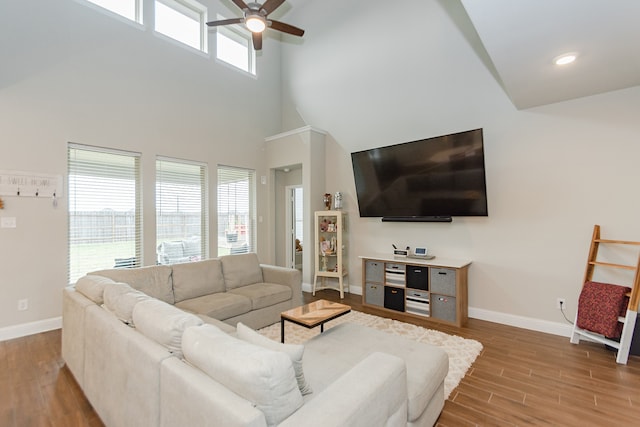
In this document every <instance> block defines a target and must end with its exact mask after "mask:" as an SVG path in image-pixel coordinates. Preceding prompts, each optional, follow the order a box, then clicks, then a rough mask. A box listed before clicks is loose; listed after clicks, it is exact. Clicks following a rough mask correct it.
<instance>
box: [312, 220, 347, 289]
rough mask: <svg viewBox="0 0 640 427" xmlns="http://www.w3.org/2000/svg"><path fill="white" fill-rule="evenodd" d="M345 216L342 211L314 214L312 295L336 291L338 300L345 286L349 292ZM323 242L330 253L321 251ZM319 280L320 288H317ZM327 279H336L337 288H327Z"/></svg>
mask: <svg viewBox="0 0 640 427" xmlns="http://www.w3.org/2000/svg"><path fill="white" fill-rule="evenodd" d="M346 224H347V215H346V213H345V212H344V211H337V210H333V211H327V210H325V211H316V212H315V221H314V227H315V242H316V249H315V254H316V255H315V274H314V278H313V295H315V294H316V290H321V289H337V290H338V291H339V292H340V298H344V289H345V285H346V288H347V292H348V291H349V283H348V281H347V280H346V279H347V275H348V272H349V268H348V265H347V259H348V257H347V246H348V239H347V236H348V234H347V232H346ZM323 242H329V243H328V244H329V245H330V246H331V252H330V253H327V251H326V250H324V249H323V246H322V245H323ZM318 279H320V287H317V286H318ZM327 279H336V280H337V282H338V283H337V286H338V287H337V288H335V287H332V286H329V285H328V284H327Z"/></svg>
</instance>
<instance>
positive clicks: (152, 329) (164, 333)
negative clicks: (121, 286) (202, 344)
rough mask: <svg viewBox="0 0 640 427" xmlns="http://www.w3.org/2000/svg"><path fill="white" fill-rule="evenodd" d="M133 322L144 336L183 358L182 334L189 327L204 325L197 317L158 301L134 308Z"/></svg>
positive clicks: (153, 300) (147, 302)
mask: <svg viewBox="0 0 640 427" xmlns="http://www.w3.org/2000/svg"><path fill="white" fill-rule="evenodd" d="M133 322H134V323H135V325H136V329H137V330H138V331H139V332H140V333H141V334H142V335H144V336H146V337H148V338H151V339H152V340H154V341H155V342H157V343H158V344H160V345H163V346H165V347H166V348H167V350H169V351H170V352H171V353H172V354H173V355H174V356H176V357H178V358H182V357H183V355H182V334H183V333H184V331H185V329H187V328H188V327H189V326H198V325H202V323H203V322H202V320H201V319H200V318H198V317H197V316H196V315H194V314H191V313H187V312H184V311H182V310H180V309H179V308H177V307H174V306H172V305H171V304H167V303H166V302H164V301H160V300H157V299H149V300H147V301H141V302H140V303H139V304H137V305H136V306H135V307H134V308H133Z"/></svg>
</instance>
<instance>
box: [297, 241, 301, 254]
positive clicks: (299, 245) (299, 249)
mask: <svg viewBox="0 0 640 427" xmlns="http://www.w3.org/2000/svg"><path fill="white" fill-rule="evenodd" d="M296 252H302V244H301V243H300V239H296Z"/></svg>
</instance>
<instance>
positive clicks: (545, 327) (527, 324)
mask: <svg viewBox="0 0 640 427" xmlns="http://www.w3.org/2000/svg"><path fill="white" fill-rule="evenodd" d="M469 317H472V318H474V319H480V320H487V321H489V322H494V323H500V324H503V325H509V326H515V327H517V328H524V329H529V330H532V331H538V332H545V333H547V334H553V335H560V336H562V337H570V336H571V332H572V330H573V326H572V325H570V324H568V323H561V322H550V321H548V320H541V319H534V318H532V317H524V316H517V315H515V314H507V313H500V312H498V311H491V310H485V309H483V308H473V307H469Z"/></svg>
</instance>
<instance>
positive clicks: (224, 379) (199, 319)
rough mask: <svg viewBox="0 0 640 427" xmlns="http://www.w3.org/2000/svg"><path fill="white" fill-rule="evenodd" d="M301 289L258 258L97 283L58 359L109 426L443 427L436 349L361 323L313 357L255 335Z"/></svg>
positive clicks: (85, 290) (71, 308)
mask: <svg viewBox="0 0 640 427" xmlns="http://www.w3.org/2000/svg"><path fill="white" fill-rule="evenodd" d="M167 268H169V269H170V270H171V271H170V273H168V272H167V270H166V269H167ZM125 279H126V280H128V282H125V281H124V280H125ZM219 280H222V282H223V284H224V288H223V287H221V285H220V283H218V281H219ZM216 286H217V287H216ZM300 287H301V283H300V276H299V272H297V271H296V270H291V269H284V268H280V267H273V266H265V265H260V264H258V261H257V257H256V256H255V254H243V255H230V256H226V257H221V258H219V259H214V260H206V261H199V262H194V263H189V264H176V265H173V266H154V267H144V268H139V269H128V270H105V271H100V272H94V273H92V274H90V275H87V276H85V277H83V278H81V279H80V280H79V281H78V282H77V283H76V285H75V286H72V287H68V288H65V289H64V291H63V331H62V356H63V358H64V360H65V362H66V364H67V366H68V368H69V370H70V371H71V372H72V374H73V376H74V377H75V379H76V380H77V382H78V384H79V385H80V387H81V388H82V390H83V392H84V394H85V395H86V397H87V399H88V400H89V402H90V403H91V404H92V406H93V407H94V409H95V410H96V412H97V413H98V415H99V416H100V418H101V419H102V421H103V422H104V423H105V425H107V426H140V425H144V426H167V427H168V426H185V425H189V426H225V427H226V426H231V427H233V426H274V425H280V426H339V427H347V426H349V427H351V426H429V425H433V424H434V423H435V421H436V420H437V418H438V415H439V413H440V411H441V410H442V407H443V405H444V397H443V393H444V392H443V387H444V377H445V376H446V373H447V370H448V358H447V356H446V354H445V353H444V351H442V350H441V349H439V348H438V347H434V346H430V345H427V344H422V343H417V342H414V341H409V340H404V339H402V338H401V337H398V336H393V335H390V334H386V333H384V332H379V331H375V330H372V329H369V328H365V327H362V326H359V325H353V324H341V325H338V326H335V327H332V328H329V329H328V330H327V331H325V332H324V333H323V334H321V335H318V336H316V337H314V338H312V339H311V340H309V341H308V342H307V343H305V345H304V346H302V345H292V344H280V343H277V342H275V341H271V340H269V339H267V338H265V337H263V336H261V335H260V334H258V333H257V332H256V331H255V330H254V329H255V328H260V327H262V326H266V325H267V324H271V323H275V322H277V321H279V313H280V312H281V311H283V310H286V309H288V308H290V307H291V306H295V305H299V304H300V303H301V299H300V298H301V291H300ZM283 288H287V289H289V291H286V292H285V290H284V289H283ZM212 289H215V290H217V292H213V291H212ZM207 292H210V293H207ZM216 294H222V295H220V296H219V297H217V298H213V297H211V295H216ZM227 294H228V295H227ZM284 295H289V297H288V299H285V300H282V299H283V298H284ZM243 299H248V300H249V301H250V309H249V311H246V310H245V309H246V307H247V305H246V303H241V302H240V301H243ZM226 305H228V306H226ZM230 307H231V308H230ZM274 313H277V314H276V315H274ZM303 356H304V358H303Z"/></svg>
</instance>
